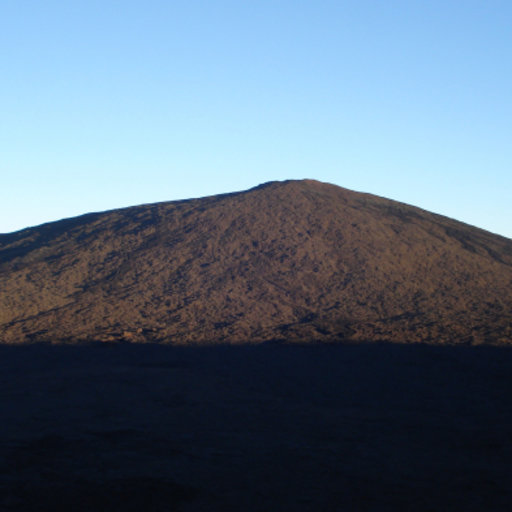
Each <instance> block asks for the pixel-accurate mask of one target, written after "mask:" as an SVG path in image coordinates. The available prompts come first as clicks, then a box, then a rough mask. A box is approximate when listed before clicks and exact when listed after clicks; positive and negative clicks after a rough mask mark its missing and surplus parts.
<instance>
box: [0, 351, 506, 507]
mask: <svg viewBox="0 0 512 512" xmlns="http://www.w3.org/2000/svg"><path fill="white" fill-rule="evenodd" d="M0 368H1V371H0V397H1V401H0V407H1V418H2V421H1V425H0V433H1V445H0V471H1V480H0V510H2V511H4V510H5V511H24V512H25V511H28V512H30V511H36V510H37V511H69V510H73V511H78V512H82V511H95V512H97V511H103V510H104V511H118V510H119V511H121V510H122V511H131V510H145V511H147V512H155V511H169V510H179V511H199V510H209V511H215V510H218V511H231V510H233V511H234V510H237V511H238V510H247V511H268V510H294V511H315V512H317V511H340V510H349V511H387V510H389V511H396V510H416V511H436V512H437V511H441V510H464V511H477V510H478V511H480V510H486V511H493V510H508V507H509V505H510V503H511V502H512V501H511V500H512V492H511V488H510V469H511V467H512V446H511V442H510V441H511V435H512V401H511V399H510V396H511V391H512V371H511V370H512V350H510V349H505V348H492V347H431V346H418V345H413V346H403V345H402V346H399V345H359V346H353V345H352V346H346V345H345V346H343V345H337V346H279V345H265V346H258V347H254V346H247V347H215V348H173V347H166V346H157V345H90V346H74V347H65V346H41V345H39V346H22V347H12V346H0Z"/></svg>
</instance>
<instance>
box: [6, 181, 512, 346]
mask: <svg viewBox="0 0 512 512" xmlns="http://www.w3.org/2000/svg"><path fill="white" fill-rule="evenodd" d="M511 309H512V241H511V240H509V239H507V238H503V237H500V236H498V235H493V234H491V233H488V232H486V231H483V230H480V229H477V228H474V227H471V226H468V225H465V224H462V223H460V222H457V221H454V220H451V219H448V218H446V217H441V216H439V215H434V214H432V213H429V212H426V211H423V210H420V209H418V208H415V207H412V206H408V205H405V204H402V203H397V202H395V201H391V200H388V199H383V198H380V197H376V196H372V195H368V194H362V193H357V192H352V191H349V190H346V189H343V188H340V187H337V186H334V185H329V184H324V183H319V182H315V181H310V180H303V181H288V182H274V183H269V184H265V185H262V186H260V187H256V188H254V189H251V190H249V191H246V192H240V193H233V194H225V195H221V196H215V197H207V198H202V199H194V200H189V201H179V202H170V203H159V204H152V205H142V206H137V207H132V208H126V209H121V210H115V211H110V212H104V213H94V214H89V215H84V216H82V217H77V218H73V219H66V220H63V221H60V222H54V223H50V224H46V225H42V226H38V227H34V228H29V229H25V230H22V231H19V232H17V233H12V234H8V235H1V236H0V342H4V343H24V342H40V341H44V342H52V343H59V342H66V343H67V342H83V341H112V342H118V341H131V342H155V341H156V342H164V343H171V344H190V343H194V344H211V343H219V342H223V343H259V342H266V341H271V340H274V341H288V342H302V343H310V342H316V341H323V342H338V341H344V342H347V341H350V342H362V341H389V342H402V343H411V342H423V343H431V344H437V343H449V344H459V343H462V344H482V343H488V344H511V343H512V327H511V313H510V311H511Z"/></svg>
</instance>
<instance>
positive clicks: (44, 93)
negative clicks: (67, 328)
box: [0, 0, 512, 237]
mask: <svg viewBox="0 0 512 512" xmlns="http://www.w3.org/2000/svg"><path fill="white" fill-rule="evenodd" d="M0 177H1V189H0V190H1V191H0V232H8V231H13V230H16V229H20V228H22V227H25V226H29V225H35V224H40V223H42V222H46V221H49V220H56V219H59V218H63V217H69V216H73V215H77V214H80V213H85V212H88V211H98V210H106V209H111V208H116V207H120V206H130V205H134V204H140V203H147V202H155V201H164V200H173V199H180V198H187V197H198V196H204V195H210V194H214V193H219V192H229V191H234V190H241V189H245V188H249V187H251V186H254V185H257V184H259V183H262V182H265V181H270V180H282V179H288V178H306V177H307V178H314V179H318V180H322V181H328V182H331V183H335V184H338V185H341V186H344V187H347V188H351V189H355V190H360V191H365V192H371V193H374V194H378V195H381V196H385V197H389V198H392V199H397V200H400V201H404V202H407V203H410V204H414V205H417V206H420V207H422V208H426V209H428V210H432V211H435V212H438V213H442V214H444V215H448V216H450V217H454V218H456V219H459V220H462V221H464V222H468V223H470V224H473V225H477V226H480V227H483V228H485V229H489V230H490V231H493V232H496V233H500V234H503V235H505V236H508V237H512V2H511V1H510V0H502V1H499V0H480V1H474V0H456V1H455V0H428V1H427V0H425V1H423V0H407V1H405V0H396V1H395V0H389V1H384V0H373V1H370V0H350V1H343V0H335V1H334V0H333V1H322V0H315V1H312V0H307V1H306V0H251V1H245V0H233V1H224V0H208V1H207V0H203V1H199V0H186V1H185V0H184V1H181V0H179V1H172V0H165V1H164V0H144V1H142V0H140V1H134V0H131V1H130V0H118V1H113V0H101V1H96V0H85V1H82V0H69V1H63V0H61V1H58V0H40V1H30V0H2V1H1V2H0Z"/></svg>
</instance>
